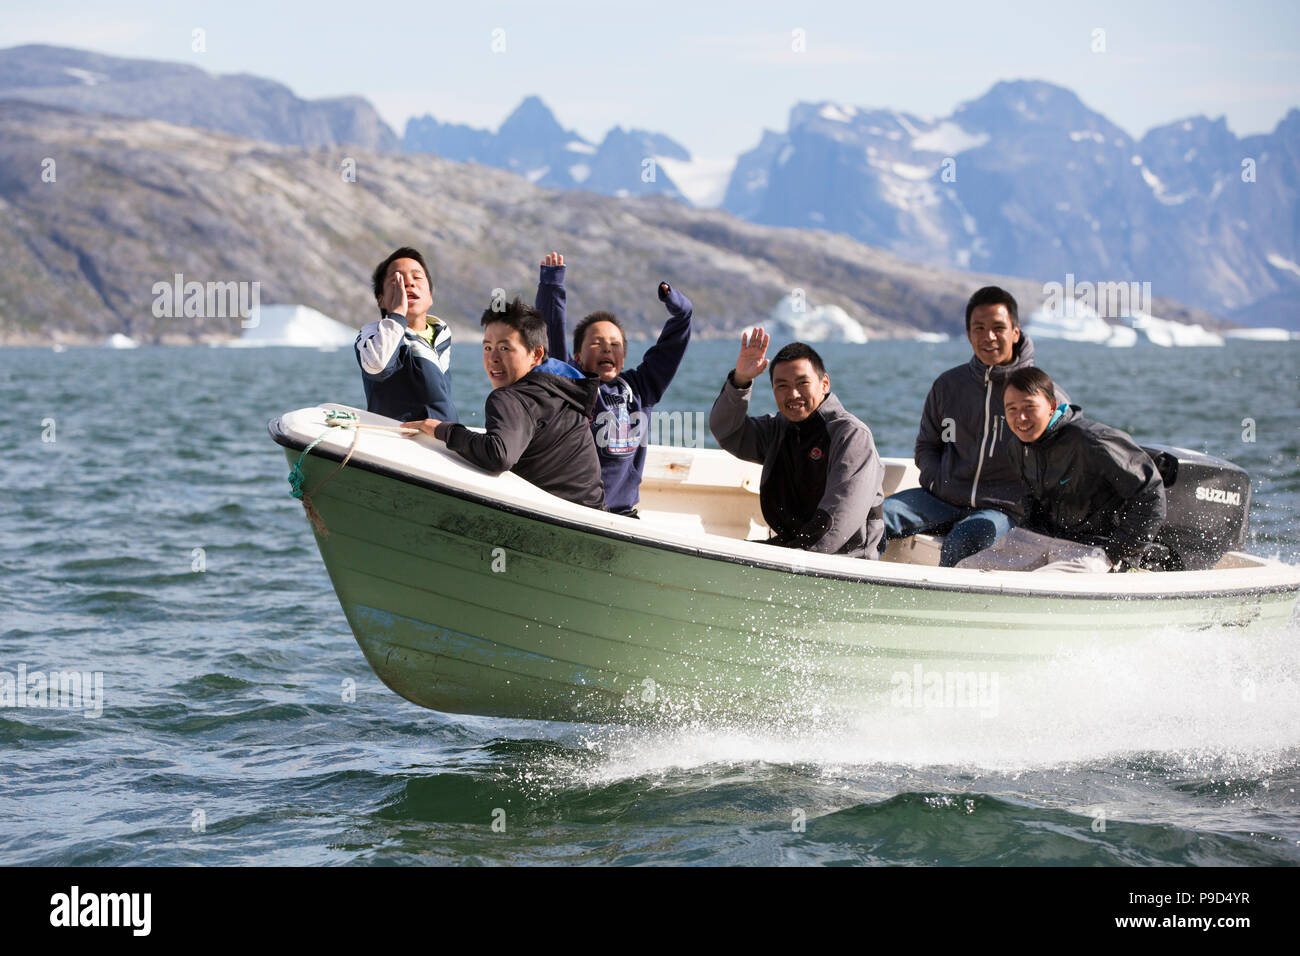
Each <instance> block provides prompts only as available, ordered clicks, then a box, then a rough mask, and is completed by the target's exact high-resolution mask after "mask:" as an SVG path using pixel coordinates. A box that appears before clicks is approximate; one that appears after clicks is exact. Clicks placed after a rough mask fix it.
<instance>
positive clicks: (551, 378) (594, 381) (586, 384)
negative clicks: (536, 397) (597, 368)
mask: <svg viewBox="0 0 1300 956" xmlns="http://www.w3.org/2000/svg"><path fill="white" fill-rule="evenodd" d="M511 387H512V388H514V387H523V388H528V389H536V390H538V391H541V392H544V393H546V394H547V395H550V396H552V397H554V398H558V399H559V400H560V401H562V402H564V403H565V404H566V405H569V406H571V407H572V408H574V409H576V410H577V411H578V412H580V413H581V414H582V416H583V417H584V418H591V416H592V415H593V414H594V413H595V410H596V393H597V391H598V390H599V389H600V379H598V378H597V377H596V376H594V375H591V376H588V377H587V378H566V377H564V376H561V375H555V374H553V373H551V372H542V371H538V370H537V369H533V370H532V371H531V372H529V373H528V374H527V375H525V376H524V377H523V378H521V379H519V381H517V382H515V384H514V385H513V386H511Z"/></svg>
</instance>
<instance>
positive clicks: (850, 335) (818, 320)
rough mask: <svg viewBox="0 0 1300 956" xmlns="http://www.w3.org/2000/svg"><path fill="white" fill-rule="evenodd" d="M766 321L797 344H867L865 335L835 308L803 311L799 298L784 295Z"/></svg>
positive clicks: (835, 306)
mask: <svg viewBox="0 0 1300 956" xmlns="http://www.w3.org/2000/svg"><path fill="white" fill-rule="evenodd" d="M768 321H769V323H770V324H771V325H774V326H775V327H776V329H777V330H778V331H779V332H780V333H781V334H782V335H784V336H786V337H788V338H791V339H794V340H796V341H799V342H856V343H859V344H861V343H863V342H866V341H867V333H866V331H865V330H864V329H863V328H862V326H861V325H859V324H858V322H857V321H856V320H855V319H854V318H853V317H852V316H850V315H849V314H848V313H847V312H845V311H844V310H843V309H841V308H840V307H839V306H838V305H819V306H817V307H816V308H811V309H810V308H807V307H806V305H805V303H804V302H803V300H802V299H799V300H798V301H796V299H795V296H794V295H787V296H786V297H785V298H783V299H782V300H781V301H780V302H778V303H777V304H776V306H775V307H774V308H773V309H772V311H771V313H770V315H769V316H768Z"/></svg>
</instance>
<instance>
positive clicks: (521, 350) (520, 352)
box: [483, 322, 546, 388]
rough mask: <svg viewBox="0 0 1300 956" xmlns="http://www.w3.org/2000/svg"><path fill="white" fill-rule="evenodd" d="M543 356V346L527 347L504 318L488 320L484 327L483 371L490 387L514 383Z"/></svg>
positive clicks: (538, 362) (544, 354)
mask: <svg viewBox="0 0 1300 956" xmlns="http://www.w3.org/2000/svg"><path fill="white" fill-rule="evenodd" d="M545 357H546V350H545V349H543V348H536V349H533V350H532V351H529V349H528V347H527V346H526V345H525V344H524V338H523V336H522V335H520V334H519V332H518V331H517V330H515V329H513V328H511V327H510V326H509V325H506V323H504V322H490V323H488V326H487V328H485V329H484V330H483V371H485V372H487V377H488V381H489V382H491V383H492V387H493V388H501V387H502V386H504V385H513V384H514V383H515V382H517V381H519V380H520V379H521V378H523V377H524V376H525V375H527V374H528V373H529V372H531V371H532V370H533V369H534V368H536V367H537V366H538V365H540V364H541V363H542V360H543V359H544V358H545Z"/></svg>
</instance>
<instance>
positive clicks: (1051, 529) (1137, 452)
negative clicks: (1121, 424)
mask: <svg viewBox="0 0 1300 956" xmlns="http://www.w3.org/2000/svg"><path fill="white" fill-rule="evenodd" d="M1004 397H1005V401H1006V404H1005V410H1006V417H1007V422H1008V424H1009V425H1010V426H1011V430H1012V432H1014V434H1015V438H1013V439H1012V442H1011V445H1010V447H1009V449H1008V460H1009V461H1010V462H1011V463H1012V465H1013V467H1015V469H1016V471H1017V472H1018V473H1019V474H1020V476H1021V479H1022V480H1023V481H1024V483H1025V487H1026V496H1025V501H1024V504H1023V505H1022V508H1023V511H1024V515H1025V517H1024V521H1023V522H1022V525H1021V527H1019V528H1013V529H1012V530H1011V531H1010V532H1009V533H1007V534H1006V535H1005V536H1004V537H1003V538H1002V539H1001V540H999V541H998V542H997V543H996V544H994V545H993V547H991V548H989V549H988V550H986V551H981V552H980V553H979V554H976V555H973V556H972V557H969V558H966V559H965V560H963V561H962V562H961V563H960V564H959V565H958V566H959V567H963V568H968V567H971V568H983V569H1002V570H1012V571H1035V570H1040V571H1042V570H1057V571H1109V570H1110V569H1111V568H1112V567H1113V566H1115V565H1116V564H1119V563H1120V562H1121V561H1123V562H1126V563H1128V564H1131V565H1133V566H1138V565H1139V564H1140V563H1141V559H1142V555H1143V552H1144V551H1145V550H1146V548H1147V546H1148V545H1149V544H1150V542H1151V539H1152V538H1153V537H1154V535H1155V533H1156V531H1157V529H1159V527H1160V524H1161V522H1163V521H1164V519H1165V485H1164V481H1163V480H1162V479H1161V477H1160V472H1159V471H1158V470H1157V468H1156V465H1155V462H1153V461H1152V460H1151V458H1150V456H1149V455H1147V453H1146V452H1144V451H1143V450H1142V449H1141V448H1139V447H1138V446H1137V444H1136V443H1134V441H1133V439H1132V438H1130V437H1129V436H1128V435H1127V434H1125V433H1124V432H1122V431H1120V430H1119V429H1117V428H1111V427H1109V426H1107V425H1102V424H1100V423H1099V422H1094V421H1091V420H1089V419H1087V418H1084V417H1083V415H1081V414H1080V412H1079V406H1077V405H1070V404H1068V403H1065V402H1058V401H1057V399H1058V395H1057V393H1056V388H1055V385H1054V383H1053V382H1052V380H1051V378H1049V377H1048V375H1047V373H1046V372H1044V371H1042V370H1041V369H1037V368H1024V369H1019V370H1017V371H1015V372H1012V373H1011V375H1009V376H1008V377H1007V381H1006V387H1005V396H1004Z"/></svg>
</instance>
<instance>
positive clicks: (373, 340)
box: [352, 312, 458, 422]
mask: <svg viewBox="0 0 1300 956" xmlns="http://www.w3.org/2000/svg"><path fill="white" fill-rule="evenodd" d="M426 332H427V334H421V333H419V332H416V331H414V330H412V329H410V328H407V326H406V316H404V315H402V314H400V313H398V312H389V313H388V314H387V315H385V316H384V317H383V318H382V319H380V320H379V321H377V322H367V323H366V324H365V325H364V326H362V327H361V331H360V332H358V333H357V338H356V341H355V342H354V343H353V345H352V348H353V351H354V352H355V353H356V356H357V364H358V365H360V366H361V375H362V386H363V387H364V389H365V392H366V410H367V411H371V412H374V413H375V414H376V415H385V416H387V417H388V418H395V419H397V420H398V421H399V422H409V421H416V420H419V419H424V418H436V419H438V420H439V421H448V422H454V421H456V419H457V417H458V416H457V414H456V404H455V403H454V402H453V401H452V400H451V377H450V376H449V375H448V374H447V367H448V365H450V364H451V329H449V328H448V327H447V323H446V322H443V321H442V320H441V319H440V318H438V317H437V316H436V315H431V316H429V317H428V327H427V329H426Z"/></svg>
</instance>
